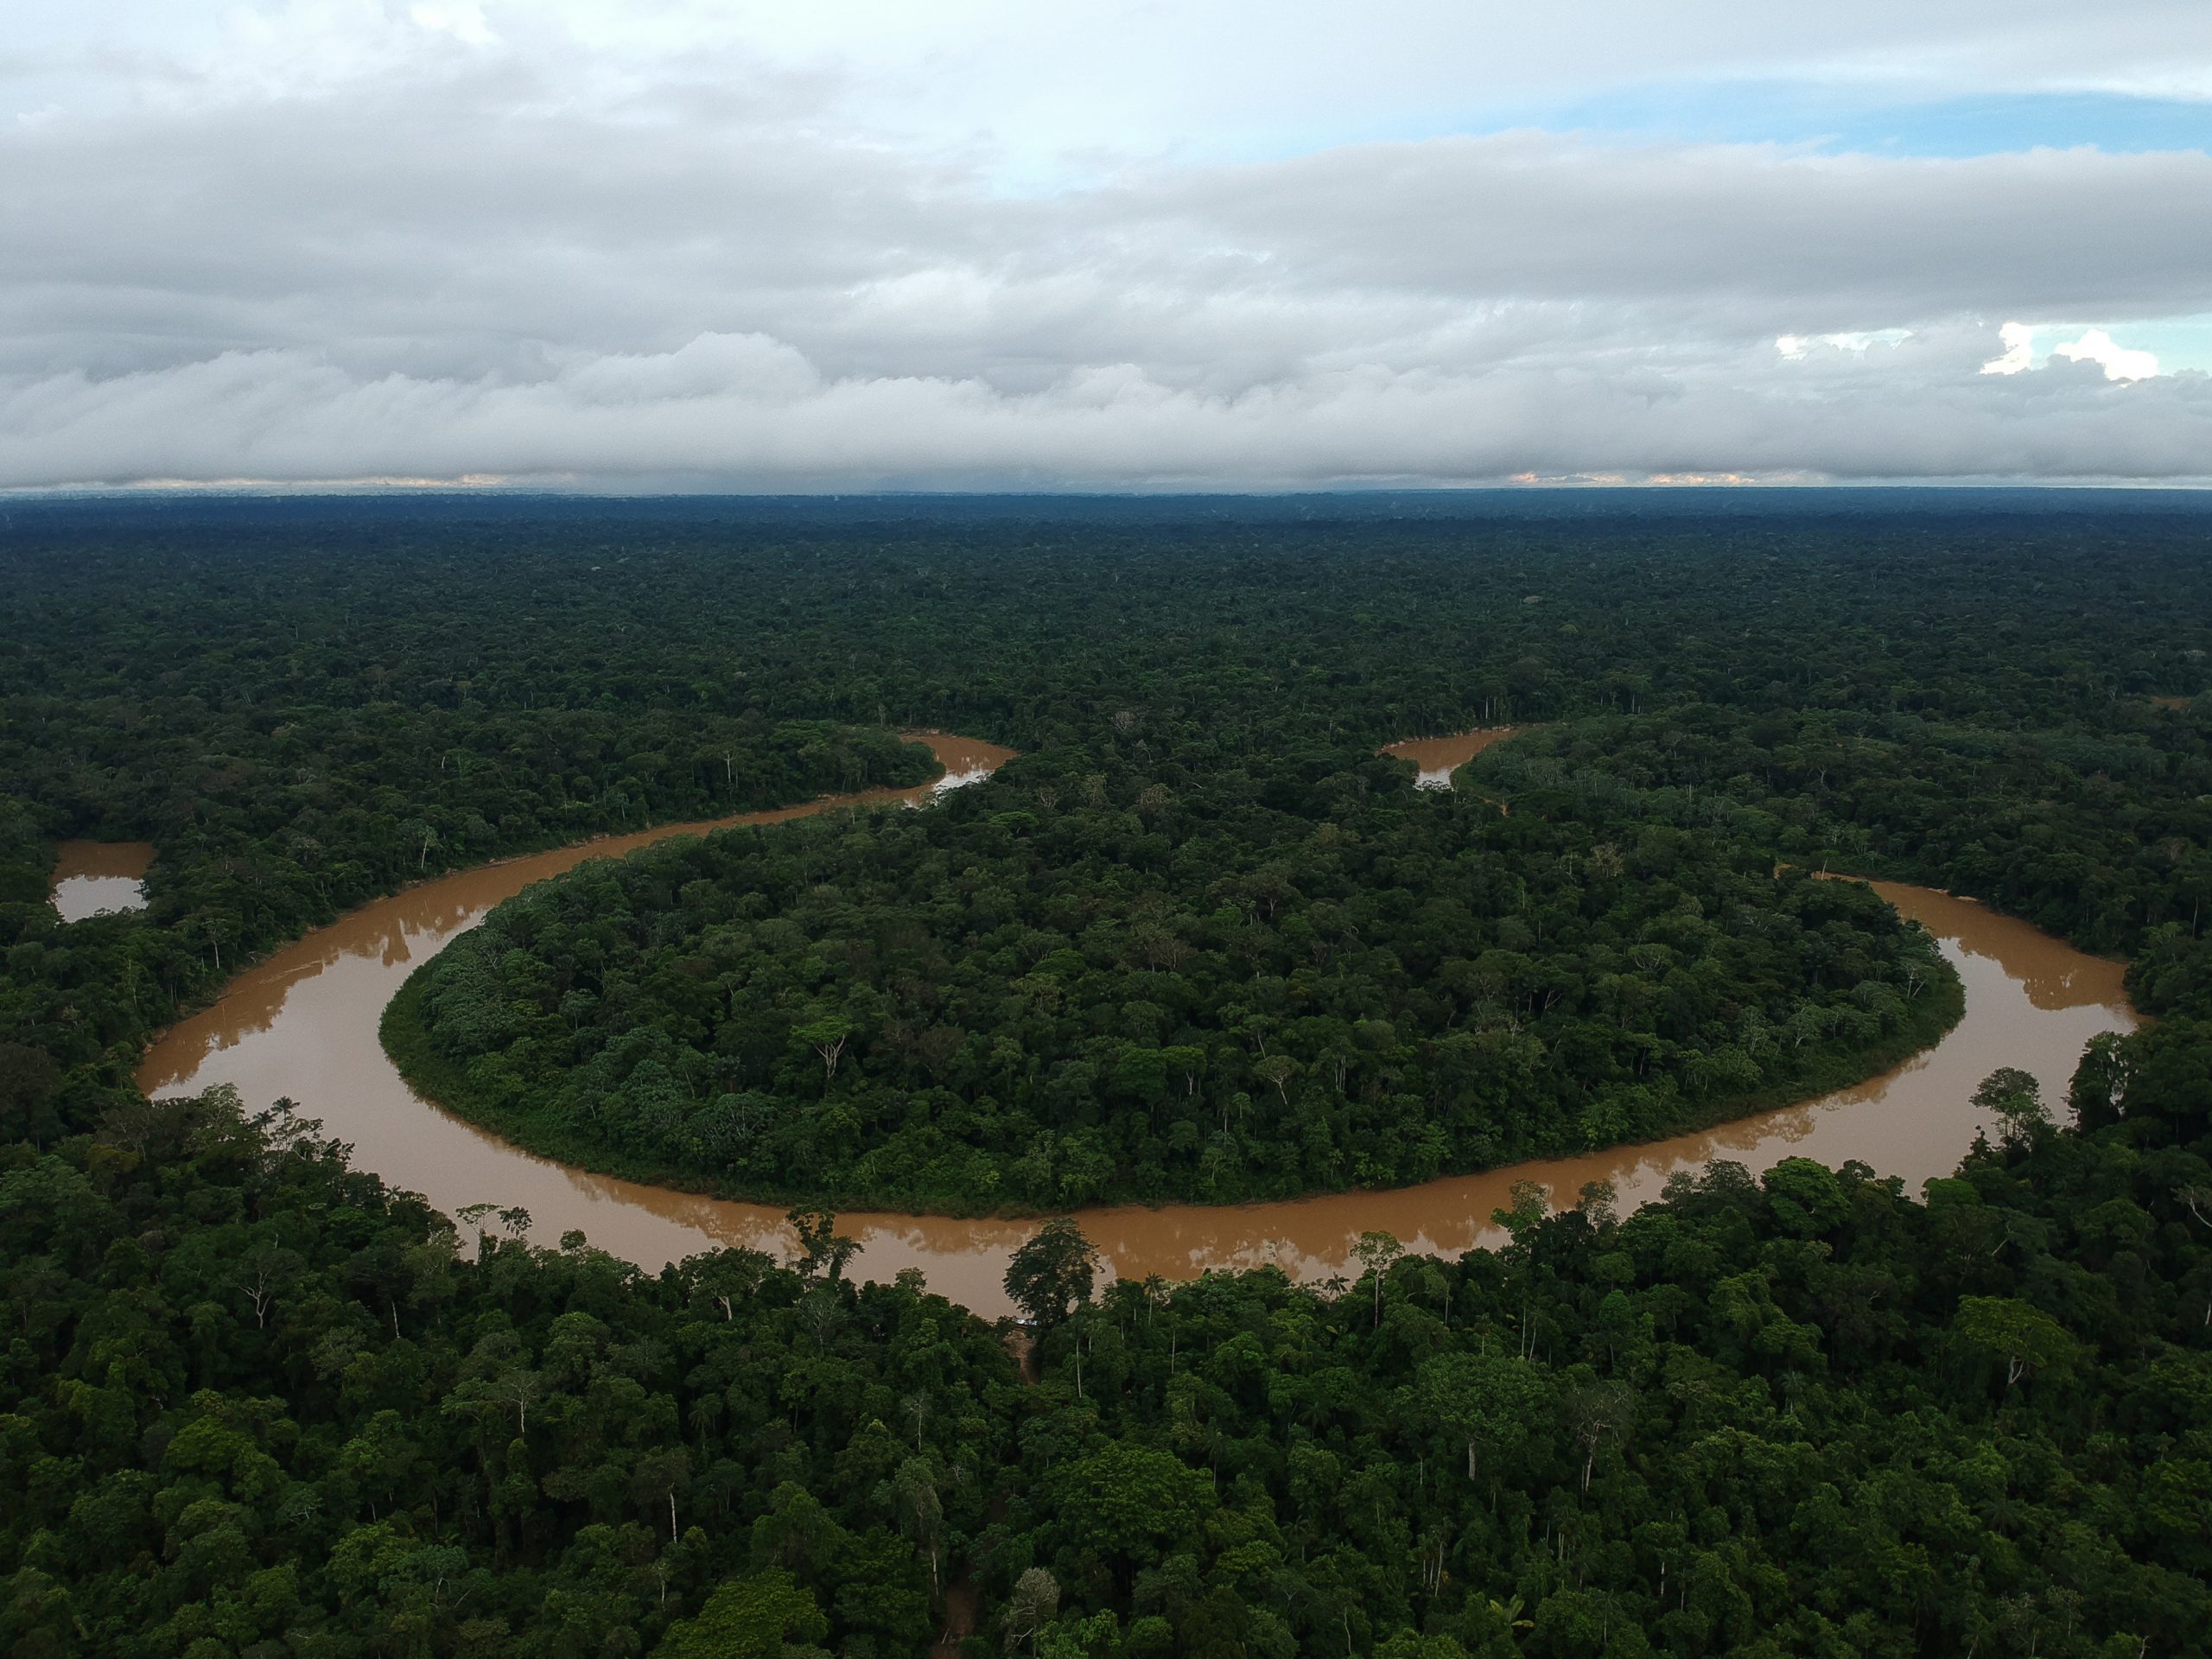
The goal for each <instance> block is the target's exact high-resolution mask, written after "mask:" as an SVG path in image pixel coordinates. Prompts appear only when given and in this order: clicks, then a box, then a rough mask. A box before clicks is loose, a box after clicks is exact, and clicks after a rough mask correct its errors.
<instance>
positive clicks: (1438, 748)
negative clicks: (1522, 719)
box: [1382, 726, 1519, 789]
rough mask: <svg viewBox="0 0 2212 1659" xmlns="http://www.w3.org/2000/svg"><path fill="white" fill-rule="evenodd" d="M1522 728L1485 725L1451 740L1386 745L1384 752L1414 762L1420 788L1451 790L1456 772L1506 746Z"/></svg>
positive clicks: (1418, 739)
mask: <svg viewBox="0 0 2212 1659" xmlns="http://www.w3.org/2000/svg"><path fill="white" fill-rule="evenodd" d="M1518 729H1519V728H1517V727H1513V726H1484V727H1482V728H1479V729H1478V730H1476V731H1471V732H1459V733H1455V734H1452V736H1450V737H1409V738H1407V739H1406V740H1404V741H1402V742H1398V743H1386V744H1384V745H1383V749H1382V753H1384V754H1395V755H1396V756H1397V757H1398V759H1399V760H1410V761H1412V762H1413V763H1414V766H1415V767H1416V768H1417V769H1418V770H1419V773H1420V775H1419V776H1418V777H1416V778H1415V779H1414V785H1415V786H1416V787H1418V788H1421V789H1449V788H1451V787H1452V773H1453V772H1457V771H1458V770H1459V768H1460V767H1462V766H1465V765H1466V764H1467V762H1468V761H1470V760H1473V759H1474V758H1475V757H1476V756H1477V755H1478V754H1480V753H1482V752H1483V751H1484V749H1486V748H1488V747H1490V746H1491V744H1493V743H1503V741H1505V740H1506V739H1507V738H1509V737H1510V736H1512V735H1513V734H1514V733H1515V732H1516V730H1518Z"/></svg>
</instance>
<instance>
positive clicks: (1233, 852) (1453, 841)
mask: <svg viewBox="0 0 2212 1659" xmlns="http://www.w3.org/2000/svg"><path fill="white" fill-rule="evenodd" d="M1122 724H1123V728H1124V729H1123V731H1122V734H1121V735H1120V741H1118V742H1116V744H1114V745H1113V746H1112V747H1110V748H1109V747H1107V746H1106V744H1105V743H1104V742H1103V741H1101V742H1100V743H1098V744H1096V745H1095V746H1093V745H1083V746H1075V745H1071V746H1069V747H1065V748H1062V749H1060V750H1058V751H1055V752H1054V753H1052V754H1050V755H1048V756H1045V755H1040V756H1038V757H1034V758H1033V759H1030V760H1024V761H1020V762H1016V763H1015V764H1014V765H1013V766H1009V767H1008V768H1007V769H1006V771H1005V772H1004V773H1002V774H1001V776H999V777H997V778H995V779H993V780H991V781H990V782H988V783H986V784H984V785H976V786H973V787H971V788H970V789H969V790H968V791H963V793H962V794H961V795H960V796H959V797H958V798H956V799H953V800H951V801H949V802H947V803H945V804H942V805H939V806H937V807H935V808H933V809H931V810H929V811H926V812H898V811H893V812H887V813H882V814H879V815H876V816H875V817H873V818H872V819H869V820H868V821H865V822H861V823H854V822H852V821H849V820H841V819H837V818H831V819H829V820H826V821H823V820H817V821H814V822H810V823H789V824H777V825H772V826H769V827H766V828H763V829H737V830H729V831H724V832H721V833H718V834H716V835H715V836H713V837H711V838H710V839H709V840H707V841H705V842H697V841H691V840H683V841H677V842H666V843H663V844H662V845H660V846H658V847H655V848H652V849H646V850H645V851H644V852H642V853H640V854H639V855H635V856H632V857H630V858H627V859H624V860H622V861H619V862H616V861H597V862H594V863H590V864H588V865H586V866H584V867H583V868H582V869H581V870H580V871H579V872H577V873H575V874H570V875H569V876H566V877H563V878H560V879H557V880H551V881H545V882H541V883H539V884H537V886H535V887H531V888H528V889H526V890H525V891H524V893H523V894H522V895H521V896H520V897H518V898H517V899H512V900H510V901H509V902H507V903H506V904H504V905H502V906H499V908H498V909H496V910H495V911H494V912H493V913H492V915H491V916H490V918H487V920H486V924H485V925H483V926H482V927H480V928H479V929H477V930H475V931H472V932H470V933H467V934H465V935H463V936H462V937H461V938H459V939H457V940H455V941H454V944H452V945H451V946H450V947H449V948H448V949H447V950H444V951H442V952H441V953H440V954H439V955H438V956H436V957H434V958H432V959H431V961H430V963H429V964H428V965H427V966H426V967H425V968H424V969H422V970H421V972H420V973H419V974H418V976H417V978H416V982H415V983H414V984H413V985H412V986H411V987H410V991H409V992H408V993H407V994H406V995H404V996H403V997H402V999H401V1001H399V1002H398V1003H397V1004H396V1005H395V1006H394V1008H393V1010H392V1013H391V1015H390V1016H389V1017H388V1022H387V1027H386V1029H387V1032H388V1033H389V1036H388V1040H389V1041H391V1043H392V1044H393V1045H394V1049H395V1052H396V1053H397V1054H398V1055H399V1056H400V1058H402V1059H403V1061H405V1062H409V1063H410V1075H413V1076H415V1077H416V1078H417V1080H418V1082H420V1083H421V1084H423V1085H424V1086H426V1087H427V1088H428V1089H429V1092H430V1093H431V1095H432V1096H433V1097H434V1098H435V1099H438V1100H440V1101H442V1102H443V1103H447V1104H449V1105H454V1106H457V1107H461V1108H462V1109H467V1110H468V1111H469V1113H470V1115H471V1116H477V1117H480V1118H481V1119H483V1120H484V1121H486V1122H490V1123H492V1124H493V1125H494V1126H495V1127H498V1128H500V1129H502V1130H503V1131H505V1132H507V1133H510V1134H512V1135H516V1136H517V1137H518V1138H519V1139H521V1140H522V1141H524V1143H525V1144H528V1145H531V1146H532V1147H536V1148H537V1149H539V1150H543V1151H545V1152H549V1153H553V1154H557V1155H561V1156H565V1157H569V1158H573V1159H575V1160H579V1161H582V1162H586V1163H589V1164H593V1165H594V1166H601V1167H611V1168H613V1169H616V1170H618V1171H620V1172H621V1173H631V1174H640V1175H645V1176H647V1177H649V1178H650V1177H652V1176H656V1175H663V1174H665V1173H669V1172H674V1173H676V1175H677V1177H678V1178H679V1179H689V1180H692V1181H695V1182H696V1181H699V1180H702V1179H703V1180H706V1181H709V1182H712V1183H715V1184H717V1185H725V1186H728V1187H731V1188H734V1189H735V1190H737V1191H740V1192H747V1193H751V1194H760V1195H766V1196H770V1197H775V1196H793V1197H798V1196H819V1195H822V1194H824V1193H826V1194H829V1195H830V1196H833V1197H836V1198H841V1199H850V1200H874V1201H879V1202H880V1201H888V1202H891V1203H894V1204H899V1203H903V1204H912V1205H922V1206H929V1205H938V1206H942V1205H954V1206H988V1205H1001V1204H1007V1203H1011V1204H1015V1205H1030V1206H1033V1207H1036V1206H1052V1205H1059V1206H1068V1205H1079V1204H1083V1203H1086V1202H1091V1201H1096V1200H1101V1199H1115V1198H1142V1199H1159V1198H1211V1199H1236V1198H1254V1197H1280V1196H1285V1195H1287V1194H1291V1193H1294V1192H1301V1191H1306V1190H1310V1189H1313V1188H1326V1187H1340V1186H1343V1185H1347V1184H1353V1183H1357V1184H1359V1185H1389V1184H1397V1183H1404V1182H1411V1181H1419V1180H1424V1179H1427V1178H1429V1177H1431V1176H1433V1175H1435V1174H1437V1173H1440V1172H1444V1171H1456V1170H1463V1169H1467V1168H1471V1167H1482V1166H1491V1165H1495V1164H1498V1163H1502V1162H1506V1161H1509V1160H1517V1159H1524V1158H1529V1157H1533V1156H1536V1155H1539V1154H1546V1153H1555V1152H1559V1151H1562V1150H1567V1149H1579V1148H1581V1147H1599V1146H1608V1145H1611V1144H1614V1143H1616V1142H1618V1141H1622V1140H1624V1139H1629V1138H1641V1139H1650V1138H1654V1137H1656V1136H1657V1135H1662V1134H1663V1133H1665V1132H1667V1131H1669V1130H1672V1129H1676V1128H1682V1127H1685V1126H1686V1125H1688V1123H1690V1122H1694V1121H1699V1120H1703V1119H1710V1118H1712V1117H1715V1116H1726V1115H1740V1114H1741V1113H1742V1112H1743V1111H1744V1110H1745V1109H1748V1104H1749V1103H1750V1101H1751V1099H1752V1098H1754V1097H1757V1096H1761V1095H1765V1096H1769V1097H1772V1096H1777V1095H1781V1094H1788V1095H1790V1096H1803V1095H1809V1094H1813V1093H1816V1092H1818V1091H1819V1090H1820V1089H1821V1087H1822V1086H1824V1085H1827V1084H1835V1083H1840V1082H1845V1081H1851V1080H1855V1078H1856V1077H1858V1076H1859V1075H1863V1074H1864V1073H1866V1072H1867V1071H1873V1070H1876V1069H1878V1065H1876V1064H1875V1062H1877V1061H1880V1062H1887V1061H1889V1060H1893V1059H1895V1058H1899V1057H1900V1055H1901V1054H1902V1053H1903V1052H1906V1051H1908V1050H1910V1049H1911V1048H1914V1047H1916V1046H1919V1045H1920V1044H1922V1043H1924V1042H1926V1041H1928V1040H1929V1039H1932V1038H1933V1036H1934V1035H1935V1034H1936V1033H1937V1032H1938V1031H1940V1030H1941V1029H1942V1027H1943V1026H1944V1025H1945V1024H1947V1023H1948V1017H1949V1016H1951V1015H1953V1014H1955V1008H1956V1004H1955V1000H1954V997H1953V995H1951V993H1952V991H1953V983H1952V981H1951V977H1950V975H1949V970H1948V968H1946V967H1945V966H1944V964H1943V963H1942V960H1941V958H1940V957H1938V956H1937V955H1936V950H1935V948H1934V945H1933V944H1932V942H1931V941H1929V938H1928V937H1927V935H1926V934H1925V933H1923V932H1922V931H1919V930H1918V929H1916V928H1908V927H1907V926H1905V925H1904V924H1902V923H1900V922H1899V920H1898V919H1897V913H1896V912H1894V911H1893V910H1891V908H1890V906H1888V905H1887V904H1886V903H1885V902H1884V901H1883V900H1881V899H1878V898H1876V897H1875V896H1874V894H1873V893H1872V892H1871V891H1870V890H1869V889H1867V888H1866V887H1861V886H1859V885H1857V884H1855V883H1841V882H1824V881H1819V880H1813V879H1811V877H1810V876H1808V874H1806V873H1805V872H1803V871H1802V870H1800V869H1788V870H1784V871H1782V872H1781V873H1779V874H1777V870H1776V867H1775V861H1774V854H1773V850H1772V849H1773V836H1772V835H1771V833H1766V834H1758V833H1757V831H1758V830H1759V829H1768V830H1770V826H1768V825H1764V824H1754V825H1753V826H1752V828H1753V829H1754V833H1753V834H1752V835H1750V836H1746V835H1745V834H1743V833H1742V831H1741V829H1739V828H1738V826H1736V825H1734V824H1732V823H1729V822H1728V821H1726V820H1722V821H1720V822H1719V823H1708V824H1704V825H1700V827H1699V828H1697V829H1681V828H1677V827H1675V825H1672V824H1670V823H1667V822H1666V820H1665V819H1664V817H1661V816H1659V815H1656V814H1645V815H1638V816H1628V815H1621V816H1612V815H1602V814H1600V815H1593V816H1592V821H1590V822H1580V821H1577V820H1575V819H1573V818H1572V817H1567V818H1564V819H1560V820H1554V819H1552V818H1550V817H1546V816H1542V815H1540V814H1539V813H1537V812H1536V811H1534V810H1529V809H1528V808H1527V807H1525V806H1524V807H1523V808H1522V810H1519V811H1517V812H1515V813H1512V814H1510V815H1502V814H1501V810H1500V803H1498V802H1497V801H1495V800H1485V799H1483V798H1478V797H1475V796H1471V795H1468V794H1465V793H1459V794H1449V793H1446V792H1443V791H1427V790H1423V791H1416V790H1415V789H1414V787H1413V786H1412V782H1411V775H1412V768H1411V766H1409V765H1408V763H1407V762H1405V761H1402V760H1370V761H1368V762H1364V763H1363V764H1362V765H1361V766H1359V767H1358V769H1357V771H1355V772H1351V773H1349V774H1348V775H1347V776H1346V777H1345V778H1344V780H1343V783H1342V786H1341V787H1339V788H1336V789H1315V788H1311V787H1308V786H1306V785H1304V784H1303V783H1302V781H1301V779H1300V777H1299V774H1298V773H1297V772H1295V771H1294V770H1293V769H1291V768H1288V767H1287V766H1283V765H1282V764H1281V762H1280V761H1271V760H1270V759H1269V758H1268V757H1266V756H1247V757H1244V758H1243V760H1242V761H1241V763H1240V764H1238V765H1237V766H1236V770H1234V771H1233V772H1230V773H1229V774H1228V775H1226V776H1213V777H1209V776H1206V775H1205V774H1203V773H1200V772H1194V771H1192V770H1191V769H1189V768H1187V767H1185V766H1182V765H1180V764H1179V760H1178V754H1177V751H1176V749H1175V747H1173V739H1169V738H1152V737H1147V735H1145V734H1144V732H1145V728H1144V724H1143V722H1142V721H1141V720H1139V719H1137V718H1135V716H1131V717H1130V718H1129V719H1128V720H1127V721H1124V722H1122ZM1094 767H1096V769H1095V770H1094V769H1093V768H1094Z"/></svg>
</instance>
